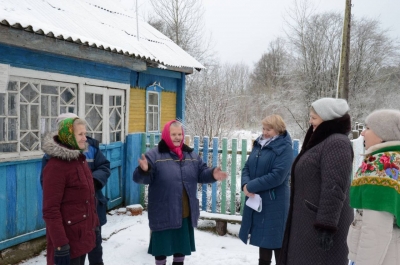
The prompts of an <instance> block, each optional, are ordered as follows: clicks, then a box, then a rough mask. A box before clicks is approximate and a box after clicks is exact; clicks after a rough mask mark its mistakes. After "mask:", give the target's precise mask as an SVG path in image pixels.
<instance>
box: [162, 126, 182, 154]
mask: <svg viewBox="0 0 400 265" xmlns="http://www.w3.org/2000/svg"><path fill="white" fill-rule="evenodd" d="M173 122H178V121H176V120H172V121H169V122H167V123H166V124H165V125H164V129H163V131H162V135H161V139H163V140H164V142H165V143H166V144H167V146H168V148H169V150H171V151H172V152H174V153H175V154H177V155H178V157H179V159H180V160H182V159H183V153H182V146H183V140H184V139H185V133H184V131H183V126H181V128H182V141H181V144H180V145H179V146H175V145H174V143H173V142H172V140H171V136H170V133H169V127H170V126H171V123H173Z"/></svg>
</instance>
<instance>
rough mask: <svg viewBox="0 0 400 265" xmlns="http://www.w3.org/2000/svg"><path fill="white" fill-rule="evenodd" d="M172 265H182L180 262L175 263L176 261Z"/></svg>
mask: <svg viewBox="0 0 400 265" xmlns="http://www.w3.org/2000/svg"><path fill="white" fill-rule="evenodd" d="M172 265H183V261H182V262H176V261H174V262H172Z"/></svg>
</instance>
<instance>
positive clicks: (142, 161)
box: [138, 154, 149, 171]
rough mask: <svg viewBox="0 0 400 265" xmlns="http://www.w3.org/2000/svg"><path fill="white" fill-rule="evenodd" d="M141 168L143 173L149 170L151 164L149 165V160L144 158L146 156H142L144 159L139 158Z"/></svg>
mask: <svg viewBox="0 0 400 265" xmlns="http://www.w3.org/2000/svg"><path fill="white" fill-rule="evenodd" d="M138 161H139V166H140V168H141V169H142V170H143V171H147V170H149V164H148V163H147V159H146V157H145V156H144V154H142V157H141V158H139V160H138Z"/></svg>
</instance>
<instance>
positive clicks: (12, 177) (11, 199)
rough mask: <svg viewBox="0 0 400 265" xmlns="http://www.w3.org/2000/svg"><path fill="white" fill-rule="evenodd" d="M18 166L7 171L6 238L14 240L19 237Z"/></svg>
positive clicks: (8, 168)
mask: <svg viewBox="0 0 400 265" xmlns="http://www.w3.org/2000/svg"><path fill="white" fill-rule="evenodd" d="M16 175H17V166H16V165H14V166H7V170H6V178H7V181H6V187H7V191H6V194H7V196H6V200H7V224H6V227H7V231H6V235H7V236H6V238H12V237H14V236H16V235H17V233H16V232H17V231H16V223H17V218H16V217H17V211H16V210H17V177H16Z"/></svg>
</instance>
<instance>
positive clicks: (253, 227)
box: [239, 115, 293, 265]
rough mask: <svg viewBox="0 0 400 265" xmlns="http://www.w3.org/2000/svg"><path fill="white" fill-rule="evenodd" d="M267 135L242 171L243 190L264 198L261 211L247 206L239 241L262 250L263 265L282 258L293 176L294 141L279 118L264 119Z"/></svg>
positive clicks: (260, 256) (264, 135)
mask: <svg viewBox="0 0 400 265" xmlns="http://www.w3.org/2000/svg"><path fill="white" fill-rule="evenodd" d="M262 125H263V133H262V135H261V136H260V137H258V138H257V140H255V141H254V144H253V150H252V151H251V153H250V155H249V158H248V159H247V161H246V164H245V166H244V168H243V170H242V184H241V186H242V190H243V192H244V194H245V195H246V201H247V199H249V197H254V196H256V194H258V195H259V196H260V197H261V201H262V207H261V211H260V212H258V211H257V210H253V209H252V208H250V207H249V206H247V205H245V206H244V210H243V219H242V225H241V227H240V232H239V238H240V239H241V240H242V241H243V242H244V243H245V244H247V241H248V239H250V244H251V245H254V246H257V247H259V248H260V255H259V263H258V264H259V265H267V264H268V265H269V264H271V259H272V252H273V251H274V254H275V260H277V259H278V257H279V250H280V248H281V246H282V240H283V235H284V232H285V224H286V219H287V214H288V210H289V199H290V197H289V196H290V188H289V175H290V167H291V165H292V161H293V150H292V139H291V138H290V135H289V133H288V132H287V131H286V125H285V122H284V121H283V119H282V117H281V116H279V115H270V116H267V117H266V118H265V119H263V120H262Z"/></svg>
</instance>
